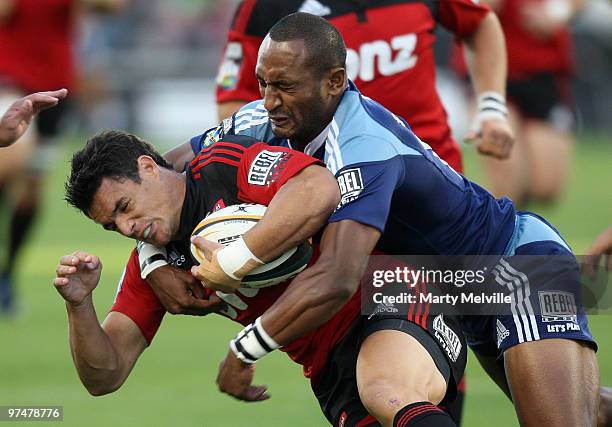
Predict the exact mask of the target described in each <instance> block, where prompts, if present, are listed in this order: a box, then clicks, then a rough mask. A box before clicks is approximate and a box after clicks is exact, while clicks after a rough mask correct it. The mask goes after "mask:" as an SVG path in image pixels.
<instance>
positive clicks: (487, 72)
mask: <svg viewBox="0 0 612 427" xmlns="http://www.w3.org/2000/svg"><path fill="white" fill-rule="evenodd" d="M297 11H300V12H307V13H311V14H313V15H318V16H321V17H323V18H326V19H328V20H329V21H330V22H331V23H332V24H333V25H334V26H335V27H336V28H338V30H339V31H340V33H341V34H342V37H343V38H344V40H345V42H346V46H347V48H348V49H347V73H348V77H349V78H350V79H351V80H353V81H354V82H355V84H356V85H357V87H359V89H360V90H361V91H362V92H363V94H364V95H366V96H369V97H371V98H373V99H375V100H376V101H378V102H380V103H381V104H382V105H383V106H385V107H386V108H388V109H389V110H391V111H392V112H393V113H395V114H397V115H398V116H400V117H402V118H404V119H405V120H406V121H407V122H408V123H409V124H410V127H411V128H412V130H413V131H414V133H415V134H416V135H417V136H418V137H419V138H421V139H422V140H423V141H425V142H427V143H428V144H429V145H430V146H431V147H432V148H433V149H434V151H436V153H437V154H438V155H439V156H440V157H441V158H442V159H443V160H445V161H446V162H447V163H448V164H449V165H451V166H452V167H453V168H454V169H455V170H457V171H459V172H462V170H463V166H462V162H461V151H460V149H459V146H458V144H457V142H456V141H455V140H453V138H452V136H451V131H450V129H449V126H448V123H447V116H446V112H445V111H444V107H443V106H442V103H441V101H440V98H439V96H438V93H437V92H436V87H435V80H436V72H435V63H434V52H433V44H434V41H435V36H434V33H433V32H434V30H435V28H436V26H437V25H439V24H440V25H442V26H443V27H445V28H447V29H448V30H450V31H451V32H452V33H453V34H454V35H455V36H456V37H458V38H460V39H461V40H463V41H464V42H465V43H466V46H467V47H468V51H469V52H470V54H471V55H472V56H473V61H472V62H471V64H472V65H473V66H472V67H470V75H471V77H472V81H473V82H474V90H475V91H476V93H478V94H479V95H480V96H482V98H483V99H485V100H489V98H491V99H492V100H489V101H487V103H486V105H487V106H488V107H489V110H488V111H487V113H486V114H483V115H482V116H481V123H480V126H481V128H480V129H479V131H480V130H481V136H482V139H481V140H480V141H479V148H478V149H479V151H480V152H481V153H482V154H487V155H490V156H493V157H497V158H506V157H507V156H508V155H509V153H510V150H511V147H512V142H513V135H512V132H511V130H510V128H509V126H508V123H507V121H506V107H505V101H504V93H505V79H506V61H505V55H506V54H505V47H504V40H503V33H502V31H501V28H500V25H499V22H498V20H497V18H496V16H495V14H494V13H492V12H491V11H490V10H489V8H488V7H487V6H486V5H484V4H478V3H477V2H472V1H470V0H442V1H439V2H435V1H428V0H422V1H383V2H380V1H336V0H323V1H320V2H319V1H316V0H309V1H305V2H304V1H302V0H289V1H286V0H285V1H280V0H244V1H242V2H241V3H240V5H239V6H238V9H237V11H236V14H235V16H234V20H233V22H232V25H231V29H230V31H229V36H228V41H227V45H226V47H225V52H224V56H223V60H222V63H221V65H220V68H219V74H218V77H217V104H218V113H219V119H223V118H225V117H227V116H229V115H230V114H232V113H233V112H234V111H236V110H237V109H238V108H240V107H241V106H243V105H244V104H246V103H247V102H250V101H254V100H256V99H259V98H260V94H259V88H258V84H257V80H256V79H255V63H256V62H257V51H258V49H259V45H260V44H261V41H262V40H263V38H264V36H265V35H266V34H267V33H268V31H269V30H270V28H271V27H272V26H273V25H274V24H275V23H276V22H277V21H278V20H279V19H281V18H282V17H284V16H286V15H289V14H290V13H293V12H297Z"/></svg>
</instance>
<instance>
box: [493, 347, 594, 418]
mask: <svg viewBox="0 0 612 427" xmlns="http://www.w3.org/2000/svg"><path fill="white" fill-rule="evenodd" d="M504 366H505V370H506V375H507V378H508V383H509V385H510V391H511V393H512V398H513V401H514V406H515V408H516V411H517V415H518V417H519V421H520V422H521V424H522V425H525V426H543V425H545V426H550V427H554V426H570V425H571V426H576V427H578V426H593V425H595V424H596V421H597V412H598V406H599V380H598V378H599V370H598V367H597V361H596V359H595V352H594V350H593V349H592V348H591V346H590V345H588V344H587V343H586V342H582V341H576V340H569V339H546V340H540V341H531V342H524V343H521V344H519V345H516V346H513V347H511V348H509V349H508V350H506V351H505V353H504Z"/></svg>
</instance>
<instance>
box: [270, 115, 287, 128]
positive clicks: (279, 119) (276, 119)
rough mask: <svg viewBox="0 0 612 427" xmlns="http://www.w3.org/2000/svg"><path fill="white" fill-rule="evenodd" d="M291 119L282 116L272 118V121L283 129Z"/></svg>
mask: <svg viewBox="0 0 612 427" xmlns="http://www.w3.org/2000/svg"><path fill="white" fill-rule="evenodd" d="M289 120H290V119H289V117H286V116H281V117H270V121H271V122H272V124H273V125H274V126H276V127H283V125H285V124H287V123H288V122H289Z"/></svg>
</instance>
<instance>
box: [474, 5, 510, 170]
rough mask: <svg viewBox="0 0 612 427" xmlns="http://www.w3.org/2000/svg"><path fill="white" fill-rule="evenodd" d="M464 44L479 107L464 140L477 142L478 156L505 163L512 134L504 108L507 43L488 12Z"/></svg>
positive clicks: (499, 26) (496, 22) (493, 15)
mask: <svg viewBox="0 0 612 427" xmlns="http://www.w3.org/2000/svg"><path fill="white" fill-rule="evenodd" d="M464 44H465V47H466V49H465V55H466V62H467V66H468V71H469V74H470V79H471V81H472V85H473V87H474V91H475V93H476V94H477V103H478V105H477V108H478V111H477V113H476V118H475V121H474V123H473V126H472V129H471V133H470V134H469V135H467V137H466V139H468V140H477V141H478V142H477V147H478V151H479V152H480V153H481V154H484V155H489V156H492V157H496V158H499V159H505V158H507V157H508V156H510V152H511V150H512V146H513V144H514V134H513V132H512V130H511V129H510V125H509V123H508V109H507V107H506V76H507V69H508V64H507V54H506V43H505V39H504V33H503V31H502V28H501V24H500V23H499V20H498V19H497V15H495V13H494V12H489V13H488V14H487V15H486V16H485V17H484V18H483V19H482V20H481V21H480V23H479V25H478V26H477V28H476V31H474V33H472V34H471V35H470V36H468V37H465V38H464Z"/></svg>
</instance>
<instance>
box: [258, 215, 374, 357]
mask: <svg viewBox="0 0 612 427" xmlns="http://www.w3.org/2000/svg"><path fill="white" fill-rule="evenodd" d="M379 238H380V232H379V231H378V230H376V229H374V228H371V227H368V226H366V225H363V224H360V223H357V222H355V221H351V220H344V221H339V222H334V223H332V224H329V225H328V226H327V228H326V229H325V232H324V233H323V238H322V240H321V245H320V249H321V256H320V257H319V259H318V260H317V262H316V263H315V264H314V265H313V266H312V267H310V268H307V269H306V270H304V271H303V272H301V273H300V274H298V276H297V277H296V278H295V279H293V281H292V282H291V284H290V285H289V287H288V288H287V290H286V291H285V292H284V293H283V294H282V295H281V296H280V298H279V299H278V300H277V301H276V302H275V303H274V304H273V305H272V306H271V307H270V308H269V309H268V310H267V311H266V312H265V313H264V315H263V316H262V320H261V321H262V324H263V327H264V329H265V331H266V332H267V333H268V334H269V335H270V336H271V337H272V338H273V339H274V340H275V341H276V342H277V343H278V344H280V345H285V344H287V343H290V342H291V341H293V340H294V339H296V338H297V337H300V336H302V335H304V334H306V333H308V332H310V331H312V330H314V329H316V328H318V327H319V326H321V325H322V324H324V323H325V322H327V321H328V320H329V319H331V318H332V317H333V316H334V315H335V314H336V313H337V312H338V311H340V309H341V308H342V307H343V306H344V304H345V303H346V302H347V301H348V300H349V299H350V298H351V297H352V296H353V295H354V294H355V291H356V290H357V287H358V286H359V282H360V280H361V277H362V276H363V273H364V271H365V269H366V267H367V265H368V259H369V255H370V253H371V252H372V250H373V249H374V246H375V245H376V242H377V241H378V239H379Z"/></svg>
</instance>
